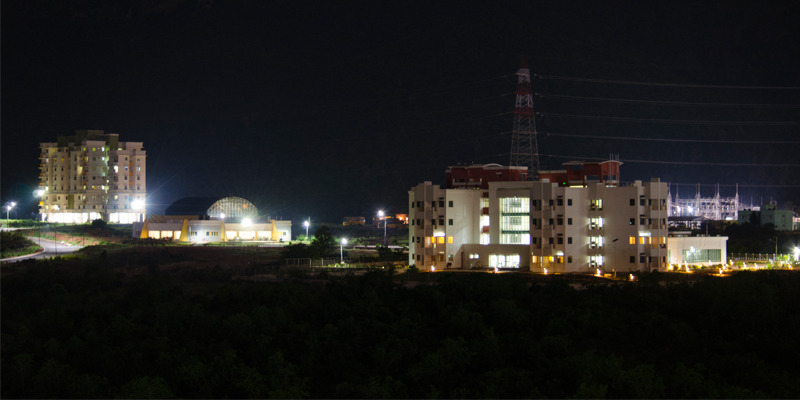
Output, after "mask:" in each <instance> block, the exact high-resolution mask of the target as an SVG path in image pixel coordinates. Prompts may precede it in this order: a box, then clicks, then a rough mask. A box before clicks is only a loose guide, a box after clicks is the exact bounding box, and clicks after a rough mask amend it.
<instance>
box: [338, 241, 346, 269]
mask: <svg viewBox="0 0 800 400" xmlns="http://www.w3.org/2000/svg"><path fill="white" fill-rule="evenodd" d="M346 244H347V239H345V238H342V242H341V245H340V246H339V256H340V257H341V258H342V265H344V245H346Z"/></svg>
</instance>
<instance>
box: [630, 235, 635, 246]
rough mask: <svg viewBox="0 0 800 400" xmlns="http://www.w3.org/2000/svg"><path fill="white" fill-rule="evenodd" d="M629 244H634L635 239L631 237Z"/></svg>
mask: <svg viewBox="0 0 800 400" xmlns="http://www.w3.org/2000/svg"><path fill="white" fill-rule="evenodd" d="M629 242H630V244H636V238H635V237H633V236H631V237H630V241H629Z"/></svg>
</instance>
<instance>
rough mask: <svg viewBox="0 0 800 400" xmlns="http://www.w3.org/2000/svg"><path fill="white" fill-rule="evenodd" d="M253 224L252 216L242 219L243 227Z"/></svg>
mask: <svg viewBox="0 0 800 400" xmlns="http://www.w3.org/2000/svg"><path fill="white" fill-rule="evenodd" d="M251 225H253V220H251V219H250V218H245V219H243V220H242V226H243V227H245V228H249V227H250V226H251Z"/></svg>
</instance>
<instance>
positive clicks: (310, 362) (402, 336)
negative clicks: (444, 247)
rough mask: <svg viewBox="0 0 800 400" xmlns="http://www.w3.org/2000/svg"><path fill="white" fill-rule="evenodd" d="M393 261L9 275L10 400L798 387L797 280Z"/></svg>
mask: <svg viewBox="0 0 800 400" xmlns="http://www.w3.org/2000/svg"><path fill="white" fill-rule="evenodd" d="M434 276H435V277H436V278H438V279H439V282H438V284H437V285H430V286H428V285H421V286H417V287H415V288H413V289H409V288H405V287H401V286H398V285H397V283H396V282H395V281H394V280H393V278H392V276H391V275H390V274H389V273H387V272H385V271H375V272H369V273H367V274H365V275H363V276H353V277H349V278H346V279H343V280H341V281H334V282H331V283H330V284H329V285H328V286H327V287H325V288H324V289H321V288H315V287H311V286H307V285H304V284H302V283H292V282H286V283H282V284H271V283H254V282H238V281H236V282H232V281H230V280H229V275H228V274H226V273H225V272H224V271H220V270H219V269H217V270H205V271H196V270H195V271H186V272H183V273H174V274H171V275H169V276H167V275H164V274H163V273H154V274H152V275H150V276H147V277H143V278H139V279H134V280H125V279H123V278H122V277H121V276H120V275H118V274H116V273H115V272H114V271H113V270H112V269H108V268H105V267H100V266H97V265H87V266H85V267H83V268H82V269H81V271H79V272H65V271H64V270H63V269H56V268H54V267H48V266H44V267H42V266H38V267H30V268H29V269H27V270H25V271H20V272H16V273H12V274H10V275H6V276H4V278H3V279H2V372H3V373H2V397H3V398H25V397H37V398H45V397H55V398H64V397H78V398H98V397H103V398H110V397H136V398H156V397H158V398H168V397H183V398H197V397H201V398H261V397H279V398H301V397H311V398H330V397H347V398H352V397H355V398H385V397H392V398H404V397H413V398H424V397H430V398H433V397H458V398H524V397H533V398H538V397H555V398H568V397H576V398H603V397H624V398H653V397H670V398H703V397H713V398H766V397H778V398H797V397H800V368H799V367H798V365H800V364H798V363H797V360H798V359H800V341H799V339H798V332H800V312H798V311H800V310H799V308H800V276H796V275H793V274H792V273H790V272H788V271H787V272H785V273H780V272H775V271H772V272H763V273H742V274H738V275H736V276H733V277H730V278H725V279H712V278H708V279H707V280H705V281H701V282H696V283H694V284H691V285H690V284H673V285H662V284H659V283H658V282H655V281H654V279H652V277H651V279H650V280H649V281H648V279H646V278H643V280H642V282H640V283H637V284H624V285H616V286H614V285H612V286H604V285H597V286H587V287H585V288H583V289H576V288H572V287H570V286H569V285H568V284H566V283H565V282H563V281H561V280H554V281H552V282H551V283H548V284H546V285H534V286H533V287H528V285H527V284H526V283H525V282H524V281H522V280H520V279H519V278H518V277H516V276H513V275H511V274H508V275H502V274H501V275H491V274H446V273H442V274H436V275H434Z"/></svg>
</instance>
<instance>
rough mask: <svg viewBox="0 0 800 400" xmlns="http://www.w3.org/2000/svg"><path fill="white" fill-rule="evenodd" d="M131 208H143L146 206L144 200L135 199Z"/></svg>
mask: <svg viewBox="0 0 800 400" xmlns="http://www.w3.org/2000/svg"><path fill="white" fill-rule="evenodd" d="M131 208H133V209H134V210H141V209H143V208H144V200H138V199H137V200H134V201H132V202H131Z"/></svg>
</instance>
